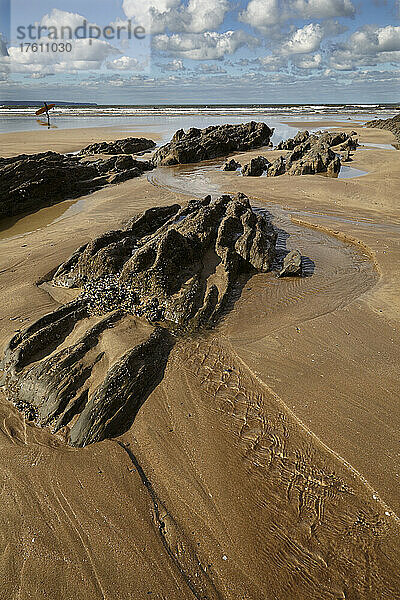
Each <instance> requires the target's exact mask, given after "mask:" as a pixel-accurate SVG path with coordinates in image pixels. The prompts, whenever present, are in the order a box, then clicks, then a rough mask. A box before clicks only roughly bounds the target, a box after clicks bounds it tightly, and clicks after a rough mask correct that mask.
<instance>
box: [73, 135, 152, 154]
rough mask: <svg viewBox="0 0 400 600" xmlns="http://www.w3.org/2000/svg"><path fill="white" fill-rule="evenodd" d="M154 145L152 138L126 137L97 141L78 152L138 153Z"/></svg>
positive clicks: (150, 148)
mask: <svg viewBox="0 0 400 600" xmlns="http://www.w3.org/2000/svg"><path fill="white" fill-rule="evenodd" d="M155 147H156V143H155V142H153V140H149V139H147V138H143V137H142V138H135V137H128V138H124V139H122V140H114V141H113V142H97V143H95V144H89V146H86V147H85V148H82V150H81V151H80V152H79V154H80V155H83V156H85V155H90V154H139V153H142V152H146V151H147V150H152V149H153V148H155Z"/></svg>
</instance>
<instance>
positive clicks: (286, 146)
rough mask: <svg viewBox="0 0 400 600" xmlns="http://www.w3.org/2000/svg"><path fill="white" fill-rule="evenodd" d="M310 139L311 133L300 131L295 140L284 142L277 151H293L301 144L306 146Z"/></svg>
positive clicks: (278, 146)
mask: <svg viewBox="0 0 400 600" xmlns="http://www.w3.org/2000/svg"><path fill="white" fill-rule="evenodd" d="M309 137H310V132H309V131H299V132H298V133H297V134H296V135H295V136H294V138H289V139H288V140H282V141H281V142H280V143H279V144H278V145H277V147H276V149H277V150H293V149H294V148H295V147H296V146H298V145H299V144H304V142H306V141H307V140H308V138H309Z"/></svg>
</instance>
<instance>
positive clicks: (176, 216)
mask: <svg viewBox="0 0 400 600" xmlns="http://www.w3.org/2000/svg"><path fill="white" fill-rule="evenodd" d="M275 244H276V233H275V230H274V229H273V227H272V225H271V224H270V223H269V222H268V221H267V220H266V218H265V217H264V216H262V215H260V214H256V213H254V212H253V210H252V209H251V206H250V203H249V200H248V199H247V198H246V196H244V195H242V194H239V195H238V196H236V197H235V198H232V197H230V196H221V197H220V198H218V199H216V200H212V199H211V197H210V196H208V197H206V198H204V199H203V200H193V201H191V202H189V204H188V205H187V206H185V207H180V206H179V205H177V204H175V205H172V206H167V207H160V208H154V209H150V210H147V211H146V212H145V213H143V214H141V215H139V216H138V217H135V218H134V219H132V220H131V221H130V222H129V223H128V224H127V225H126V227H125V228H124V229H120V230H115V231H110V232H107V233H105V234H103V235H101V236H99V237H98V238H96V239H95V240H93V241H91V242H89V243H88V244H85V245H84V246H82V247H81V248H79V249H78V250H77V251H76V252H75V253H74V254H73V255H72V256H71V258H70V259H69V260H67V261H66V262H65V263H64V264H63V265H61V266H60V267H59V269H58V270H57V272H56V273H55V275H54V278H53V285H56V286H65V287H69V288H78V289H79V290H80V292H81V293H80V295H79V296H78V298H77V299H76V300H74V301H73V302H70V303H68V304H66V305H64V306H61V307H60V308H58V309H57V310H55V311H54V312H52V313H50V314H48V315H46V316H44V317H43V318H41V319H39V320H38V321H37V322H36V323H34V324H32V325H31V326H30V327H28V328H27V329H26V330H24V331H22V332H18V333H17V334H16V335H15V336H14V337H13V338H12V340H11V341H10V342H9V344H8V346H7V348H6V350H5V354H4V360H3V362H2V369H3V370H4V372H5V376H4V380H3V384H4V390H5V393H6V395H7V396H8V398H9V399H10V400H12V401H13V402H14V404H15V405H16V406H17V407H18V408H19V409H20V410H22V411H23V412H24V413H25V415H26V416H27V418H29V419H32V420H34V421H35V422H36V423H37V424H38V425H41V426H47V425H50V426H52V428H53V430H54V431H58V430H59V429H61V428H63V427H68V439H69V443H70V444H72V445H74V446H85V445H87V444H90V443H92V442H96V441H99V440H102V439H104V438H106V437H110V436H117V435H119V434H121V433H123V432H124V431H126V430H127V429H128V428H129V427H130V425H131V424H132V422H133V420H134V418H135V415H136V413H137V411H138V410H139V408H140V406H141V405H142V403H143V402H144V401H145V399H146V398H147V396H148V395H149V394H150V393H151V391H152V390H153V389H154V388H155V387H156V386H157V385H158V383H159V382H160V381H161V379H162V376H163V371H164V368H165V365H166V362H167V359H168V355H169V352H170V350H171V348H172V346H173V344H174V339H175V337H176V336H177V335H179V336H181V335H187V334H188V333H190V332H193V331H195V330H197V329H199V328H201V327H204V326H213V325H215V324H216V323H217V322H218V320H219V319H220V318H221V317H222V316H223V315H224V314H225V313H226V311H227V310H229V308H230V306H231V305H232V302H233V301H234V299H235V298H236V297H237V295H238V293H240V289H241V286H242V285H244V284H245V282H246V281H247V279H248V277H249V276H250V275H251V274H252V273H255V272H266V271H268V270H270V268H271V265H272V261H273V259H274V256H275Z"/></svg>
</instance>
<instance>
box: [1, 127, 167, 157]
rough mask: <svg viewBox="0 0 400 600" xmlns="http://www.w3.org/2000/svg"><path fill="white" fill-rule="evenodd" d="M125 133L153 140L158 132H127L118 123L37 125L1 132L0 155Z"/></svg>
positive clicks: (68, 147) (65, 147) (63, 148)
mask: <svg viewBox="0 0 400 600" xmlns="http://www.w3.org/2000/svg"><path fill="white" fill-rule="evenodd" d="M124 137H146V138H149V139H151V140H154V141H158V140H160V139H161V138H162V134H161V133H159V134H158V133H154V132H150V131H146V132H143V131H135V132H129V133H126V132H124V130H123V126H122V125H121V127H82V128H80V129H50V130H48V129H46V128H43V129H38V131H17V132H13V133H1V134H0V148H1V150H0V153H1V156H3V157H9V156H17V155H18V154H34V153H36V152H47V151H48V150H51V151H52V152H76V151H77V150H81V149H82V148H84V147H85V146H87V145H89V144H93V143H95V142H103V141H107V142H112V141H113V140H120V139H122V138H124Z"/></svg>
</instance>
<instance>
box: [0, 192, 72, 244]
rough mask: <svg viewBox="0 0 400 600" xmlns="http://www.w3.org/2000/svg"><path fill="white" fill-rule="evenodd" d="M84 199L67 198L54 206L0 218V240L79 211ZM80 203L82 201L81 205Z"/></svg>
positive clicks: (16, 235)
mask: <svg viewBox="0 0 400 600" xmlns="http://www.w3.org/2000/svg"><path fill="white" fill-rule="evenodd" d="M82 202H83V201H82V200H65V201H64V202H60V203H59V204H54V205H53V206H46V207H45V208H41V209H40V210H38V211H36V212H34V213H33V214H32V213H29V214H21V215H17V216H15V217H6V218H5V219H0V240H5V239H12V238H16V237H20V236H23V235H26V234H27V233H31V232H32V231H37V230H38V229H43V228H44V227H47V225H50V224H51V223H56V222H57V221H59V220H60V219H61V218H65V217H67V216H71V215H72V214H74V212H79V210H81V208H82V206H83V203H82ZM79 203H82V204H81V205H80V206H77V205H79Z"/></svg>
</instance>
